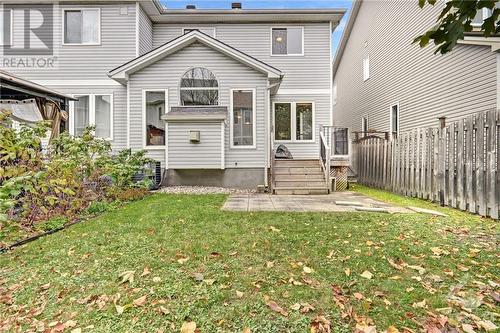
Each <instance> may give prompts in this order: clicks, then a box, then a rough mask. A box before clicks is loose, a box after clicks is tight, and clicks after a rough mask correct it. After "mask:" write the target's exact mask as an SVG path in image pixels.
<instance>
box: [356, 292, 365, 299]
mask: <svg viewBox="0 0 500 333" xmlns="http://www.w3.org/2000/svg"><path fill="white" fill-rule="evenodd" d="M354 298H356V299H357V300H362V299H363V294H361V293H354Z"/></svg>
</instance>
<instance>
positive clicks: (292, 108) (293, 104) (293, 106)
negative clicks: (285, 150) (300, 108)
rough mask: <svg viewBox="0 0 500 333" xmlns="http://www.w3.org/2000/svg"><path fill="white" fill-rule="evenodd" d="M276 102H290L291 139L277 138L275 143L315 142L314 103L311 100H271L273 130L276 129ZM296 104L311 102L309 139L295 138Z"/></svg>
mask: <svg viewBox="0 0 500 333" xmlns="http://www.w3.org/2000/svg"><path fill="white" fill-rule="evenodd" d="M276 104H290V118H291V119H290V126H291V133H290V138H291V140H277V139H275V140H274V142H276V143H313V142H316V104H315V102H313V101H274V102H273V131H276ZM297 104H311V106H312V128H313V133H312V139H311V140H299V139H297V128H296V126H297V119H296V118H297Z"/></svg>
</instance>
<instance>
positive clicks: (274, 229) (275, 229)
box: [269, 226, 281, 232]
mask: <svg viewBox="0 0 500 333" xmlns="http://www.w3.org/2000/svg"><path fill="white" fill-rule="evenodd" d="M269 230H271V231H274V232H280V231H281V230H280V229H278V228H275V227H273V226H270V227H269Z"/></svg>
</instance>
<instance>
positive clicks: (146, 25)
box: [138, 6, 153, 55]
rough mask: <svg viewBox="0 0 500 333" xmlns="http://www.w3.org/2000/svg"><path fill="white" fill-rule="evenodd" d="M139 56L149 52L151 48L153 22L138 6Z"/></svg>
mask: <svg viewBox="0 0 500 333" xmlns="http://www.w3.org/2000/svg"><path fill="white" fill-rule="evenodd" d="M138 18H139V24H138V28H139V34H138V36H139V41H138V43H139V44H138V45H139V55H143V54H144V53H146V52H148V51H151V49H152V48H153V22H151V19H150V18H149V16H148V15H147V14H146V12H144V9H142V7H140V6H139V15H138Z"/></svg>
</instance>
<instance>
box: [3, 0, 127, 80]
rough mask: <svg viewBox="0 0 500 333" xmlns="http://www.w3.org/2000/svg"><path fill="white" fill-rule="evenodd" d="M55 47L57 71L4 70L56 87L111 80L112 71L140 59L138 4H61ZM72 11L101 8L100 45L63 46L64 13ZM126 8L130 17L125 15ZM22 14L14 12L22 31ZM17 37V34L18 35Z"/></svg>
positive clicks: (16, 24) (56, 24)
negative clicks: (68, 82)
mask: <svg viewBox="0 0 500 333" xmlns="http://www.w3.org/2000/svg"><path fill="white" fill-rule="evenodd" d="M55 8H56V12H55V14H54V44H55V48H56V55H57V62H56V66H55V67H54V68H48V69H45V68H13V67H3V63H1V62H0V68H2V69H4V70H6V71H9V72H11V73H13V74H16V75H19V76H21V77H23V78H25V79H28V80H33V81H35V82H43V83H47V82H49V81H52V82H49V84H47V85H50V84H53V82H56V81H63V80H73V81H74V80H101V81H102V80H109V81H111V80H110V79H109V78H108V76H107V73H108V71H109V70H111V69H113V68H115V67H116V66H118V65H121V64H123V63H124V62H126V61H129V60H131V59H133V58H134V57H135V56H136V23H135V17H136V4H135V2H123V3H116V2H114V3H113V2H107V3H106V2H105V3H100V2H99V3H80V2H76V3H75V2H73V3H67V2H60V3H59V4H58V6H56V7H55ZM69 8H99V9H100V12H101V43H100V45H63V33H62V30H63V27H62V24H63V23H62V15H63V14H62V11H63V10H64V9H69ZM122 8H126V14H122V12H121V10H122ZM20 14H22V12H18V14H16V11H15V12H14V20H13V22H14V27H13V29H14V31H16V32H22V31H24V27H23V26H22V22H23V19H22V18H21V17H18V15H20ZM14 35H16V33H14Z"/></svg>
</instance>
